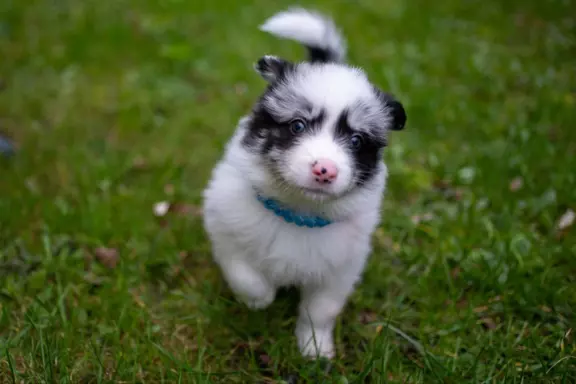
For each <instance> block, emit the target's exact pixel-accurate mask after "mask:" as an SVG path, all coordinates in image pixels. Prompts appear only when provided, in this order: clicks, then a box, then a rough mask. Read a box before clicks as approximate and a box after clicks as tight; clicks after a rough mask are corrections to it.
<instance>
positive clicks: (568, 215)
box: [558, 209, 576, 231]
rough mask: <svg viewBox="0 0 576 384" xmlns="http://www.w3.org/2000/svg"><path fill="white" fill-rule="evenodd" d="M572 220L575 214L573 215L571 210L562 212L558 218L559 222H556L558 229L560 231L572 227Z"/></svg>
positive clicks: (575, 216) (575, 217)
mask: <svg viewBox="0 0 576 384" xmlns="http://www.w3.org/2000/svg"><path fill="white" fill-rule="evenodd" d="M574 219H576V213H574V211H573V210H571V209H568V210H567V211H566V212H564V214H563V215H562V217H560V220H558V229H559V230H561V231H562V230H564V229H566V228H568V227H570V226H572V224H574Z"/></svg>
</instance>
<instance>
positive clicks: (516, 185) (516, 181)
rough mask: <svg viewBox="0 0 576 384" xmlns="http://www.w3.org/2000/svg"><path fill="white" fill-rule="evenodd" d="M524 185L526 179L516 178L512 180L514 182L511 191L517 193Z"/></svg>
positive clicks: (511, 183) (511, 184)
mask: <svg viewBox="0 0 576 384" xmlns="http://www.w3.org/2000/svg"><path fill="white" fill-rule="evenodd" d="M523 185H524V179H522V178H521V177H516V178H514V179H512V181H511V182H510V190H511V191H512V192H516V191H517V190H519V189H520V188H522V186H523Z"/></svg>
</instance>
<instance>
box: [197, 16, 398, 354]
mask: <svg viewBox="0 0 576 384" xmlns="http://www.w3.org/2000/svg"><path fill="white" fill-rule="evenodd" d="M260 28H261V30H263V31H266V32H268V33H271V34H273V35H276V36H279V37H282V38H286V39H291V40H295V41H298V42H300V43H301V44H303V45H304V46H305V47H306V48H307V50H308V53H309V59H308V61H306V62H298V63H295V62H290V61H287V60H284V59H281V58H279V57H275V56H264V57H262V58H261V59H259V60H258V61H257V63H256V64H255V69H256V71H257V72H258V73H259V74H260V76H262V77H263V78H264V80H265V81H266V82H267V85H268V86H267V88H266V90H265V91H264V92H263V94H262V95H261V97H260V98H259V100H258V101H257V102H256V103H255V105H254V107H253V109H252V111H251V113H249V114H248V115H246V116H244V117H243V118H241V119H240V121H239V124H238V126H237V128H236V131H235V133H234V135H233V136H232V138H231V139H230V141H229V142H228V144H227V146H226V149H225V153H224V155H223V158H222V159H221V160H220V162H219V163H218V164H217V165H216V167H215V168H214V170H213V173H212V178H211V180H210V182H209V184H208V186H207V188H206V190H205V191H204V207H203V208H204V226H205V228H206V232H207V234H208V236H209V238H210V241H211V243H212V249H213V257H214V260H215V261H216V263H217V264H218V266H219V267H220V269H221V271H222V274H223V277H224V278H225V280H226V282H227V284H228V286H229V287H230V288H231V289H232V291H233V292H234V293H235V295H236V296H237V298H238V299H239V300H241V301H242V302H243V303H245V304H246V305H247V306H248V307H250V308H252V309H262V308H265V307H267V306H268V305H269V304H271V303H272V302H273V301H274V298H275V295H276V290H277V289H278V288H279V287H285V286H296V287H298V288H299V289H300V291H301V303H300V308H299V318H298V321H297V325H296V337H297V340H298V345H299V348H300V351H301V353H302V354H303V355H304V356H309V357H318V356H320V357H326V358H332V357H333V356H334V352H335V348H334V340H333V329H334V323H335V321H336V318H337V316H338V315H339V314H340V312H341V311H342V309H343V307H344V305H345V304H346V301H347V299H348V297H349V295H350V294H351V292H352V291H353V289H354V286H355V284H356V283H357V282H358V281H359V280H360V278H361V275H362V272H363V269H364V266H365V263H366V260H367V258H368V256H369V254H370V251H371V237H372V233H373V231H374V230H375V228H376V227H377V225H378V224H379V222H380V207H381V201H382V198H383V193H384V190H385V186H386V178H387V168H386V166H385V164H384V163H383V161H382V151H383V149H384V148H385V147H386V144H387V137H388V133H389V132H390V131H391V130H401V129H403V128H404V125H405V123H406V113H405V111H404V108H403V106H402V104H401V103H400V102H399V101H397V100H396V99H395V98H394V97H393V96H392V95H390V94H388V93H385V92H383V91H381V90H380V89H378V88H377V87H376V86H375V85H374V84H372V83H371V82H370V80H368V78H367V76H366V74H365V73H364V72H363V71H362V70H361V69H359V68H355V67H351V66H348V65H346V64H345V62H344V59H345V54H346V47H345V42H344V40H343V38H342V36H341V34H340V32H339V30H338V29H337V28H336V27H335V25H334V24H333V22H332V20H330V19H329V18H327V17H326V16H324V15H321V14H318V13H315V12H312V11H307V10H304V9H300V8H293V9H289V10H287V11H285V12H281V13H278V14H276V15H274V16H273V17H271V18H270V19H268V20H267V21H266V22H265V23H264V24H263V25H262V26H261V27H260Z"/></svg>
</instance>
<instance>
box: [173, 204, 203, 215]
mask: <svg viewBox="0 0 576 384" xmlns="http://www.w3.org/2000/svg"><path fill="white" fill-rule="evenodd" d="M169 212H173V213H176V214H178V215H183V216H187V215H192V216H202V214H203V212H202V208H201V207H198V206H196V205H192V204H185V203H174V204H171V205H170V209H169Z"/></svg>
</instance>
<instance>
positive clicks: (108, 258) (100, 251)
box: [94, 247, 119, 269]
mask: <svg viewBox="0 0 576 384" xmlns="http://www.w3.org/2000/svg"><path fill="white" fill-rule="evenodd" d="M94 256H95V257H96V260H98V261H99V262H100V263H102V265H104V266H105V267H108V268H110V269H113V268H116V265H117V264H118V259H119V254H118V250H116V249H114V248H106V247H98V248H96V249H95V250H94Z"/></svg>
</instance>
